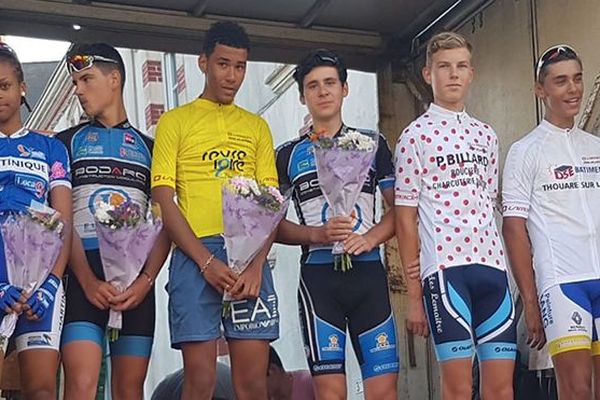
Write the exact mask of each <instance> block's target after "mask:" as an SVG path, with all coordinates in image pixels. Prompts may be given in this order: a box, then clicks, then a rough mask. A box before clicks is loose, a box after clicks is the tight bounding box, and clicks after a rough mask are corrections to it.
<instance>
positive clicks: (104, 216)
mask: <svg viewBox="0 0 600 400" xmlns="http://www.w3.org/2000/svg"><path fill="white" fill-rule="evenodd" d="M114 209H115V208H114V207H113V206H111V205H110V204H108V203H105V202H103V201H99V202H97V203H96V212H95V213H94V215H95V216H96V219H97V220H98V221H100V222H102V223H103V224H107V225H108V224H110V223H111V222H112V218H111V216H110V215H109V214H108V212H109V211H113V210H114Z"/></svg>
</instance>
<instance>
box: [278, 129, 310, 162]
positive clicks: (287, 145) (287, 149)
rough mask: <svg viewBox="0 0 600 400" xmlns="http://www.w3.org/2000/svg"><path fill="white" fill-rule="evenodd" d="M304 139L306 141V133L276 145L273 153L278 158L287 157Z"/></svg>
mask: <svg viewBox="0 0 600 400" xmlns="http://www.w3.org/2000/svg"><path fill="white" fill-rule="evenodd" d="M306 141H308V135H302V136H300V137H297V138H294V139H291V140H288V141H287V142H284V143H283V144H280V145H279V146H277V149H275V154H276V156H277V158H278V159H279V158H281V157H289V156H290V154H291V153H292V151H293V150H294V148H296V146H298V145H299V144H300V143H303V142H306Z"/></svg>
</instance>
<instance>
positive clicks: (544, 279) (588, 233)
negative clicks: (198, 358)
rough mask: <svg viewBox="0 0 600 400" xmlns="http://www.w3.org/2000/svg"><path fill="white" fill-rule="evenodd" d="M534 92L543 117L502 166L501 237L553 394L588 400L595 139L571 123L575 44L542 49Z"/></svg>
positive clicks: (575, 109) (596, 240)
mask: <svg viewBox="0 0 600 400" xmlns="http://www.w3.org/2000/svg"><path fill="white" fill-rule="evenodd" d="M535 93H536V95H537V96H538V98H540V99H541V100H542V101H543V102H544V105H545V110H546V112H545V116H544V120H543V121H542V122H541V123H540V124H539V125H538V126H537V127H536V128H535V129H534V130H533V131H531V132H530V133H529V134H527V135H526V136H525V137H524V138H523V139H521V140H519V141H518V142H516V143H515V144H513V145H512V147H511V149H510V151H509V153H508V156H507V159H506V163H505V167H504V179H503V186H504V187H503V191H502V197H503V209H504V224H503V233H504V240H505V242H506V247H507V250H508V255H509V258H510V261H511V265H512V270H513V273H514V276H515V279H516V281H517V284H518V286H519V290H520V292H521V297H522V298H523V304H524V311H525V321H526V324H527V330H528V336H529V337H528V341H529V344H530V345H531V347H534V348H538V349H539V348H541V347H542V346H543V345H544V344H545V343H546V341H547V342H548V346H549V352H550V355H551V356H552V362H553V364H554V367H555V371H556V375H557V382H558V392H559V398H561V399H573V400H576V399H586V400H589V399H591V398H592V397H595V398H596V399H598V398H600V372H599V371H600V357H598V356H599V355H600V341H599V338H598V328H600V325H599V323H600V319H599V318H600V208H598V202H599V201H600V139H599V138H598V137H597V136H594V135H591V134H589V133H587V132H584V131H583V130H581V129H579V128H578V127H577V125H576V124H575V117H576V115H577V114H578V113H579V110H580V108H581V100H582V97H583V68H582V63H581V59H580V58H579V56H578V55H577V53H576V52H575V50H573V49H572V48H571V47H569V46H567V45H558V46H553V47H551V48H549V49H548V50H546V51H545V52H544V53H543V54H542V56H541V57H540V58H539V61H538V63H537V65H536V83H535ZM593 371H595V373H594V378H593V379H592V373H593ZM592 387H594V388H595V389H594V390H595V395H594V396H593V393H592Z"/></svg>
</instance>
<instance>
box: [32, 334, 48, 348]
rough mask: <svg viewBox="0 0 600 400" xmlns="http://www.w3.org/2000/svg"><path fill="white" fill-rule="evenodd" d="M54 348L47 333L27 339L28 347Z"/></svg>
mask: <svg viewBox="0 0 600 400" xmlns="http://www.w3.org/2000/svg"><path fill="white" fill-rule="evenodd" d="M33 346H36V347H38V346H52V337H51V336H50V335H49V334H47V333H42V334H35V335H31V336H29V337H28V338H27V347H33Z"/></svg>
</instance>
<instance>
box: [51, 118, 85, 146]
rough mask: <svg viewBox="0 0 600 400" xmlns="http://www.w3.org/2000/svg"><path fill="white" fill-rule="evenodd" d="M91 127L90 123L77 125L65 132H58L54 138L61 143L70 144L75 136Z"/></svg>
mask: <svg viewBox="0 0 600 400" xmlns="http://www.w3.org/2000/svg"><path fill="white" fill-rule="evenodd" d="M89 126H90V123H89V122H83V123H81V124H79V125H75V126H72V127H71V128H68V129H65V130H64V131H60V132H58V133H57V134H56V135H55V136H54V137H56V138H57V139H58V140H60V141H61V142H63V143H65V144H68V143H69V142H70V141H71V139H72V138H73V136H75V135H76V134H77V133H78V132H80V131H83V130H85V129H86V128H88V127H89Z"/></svg>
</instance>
